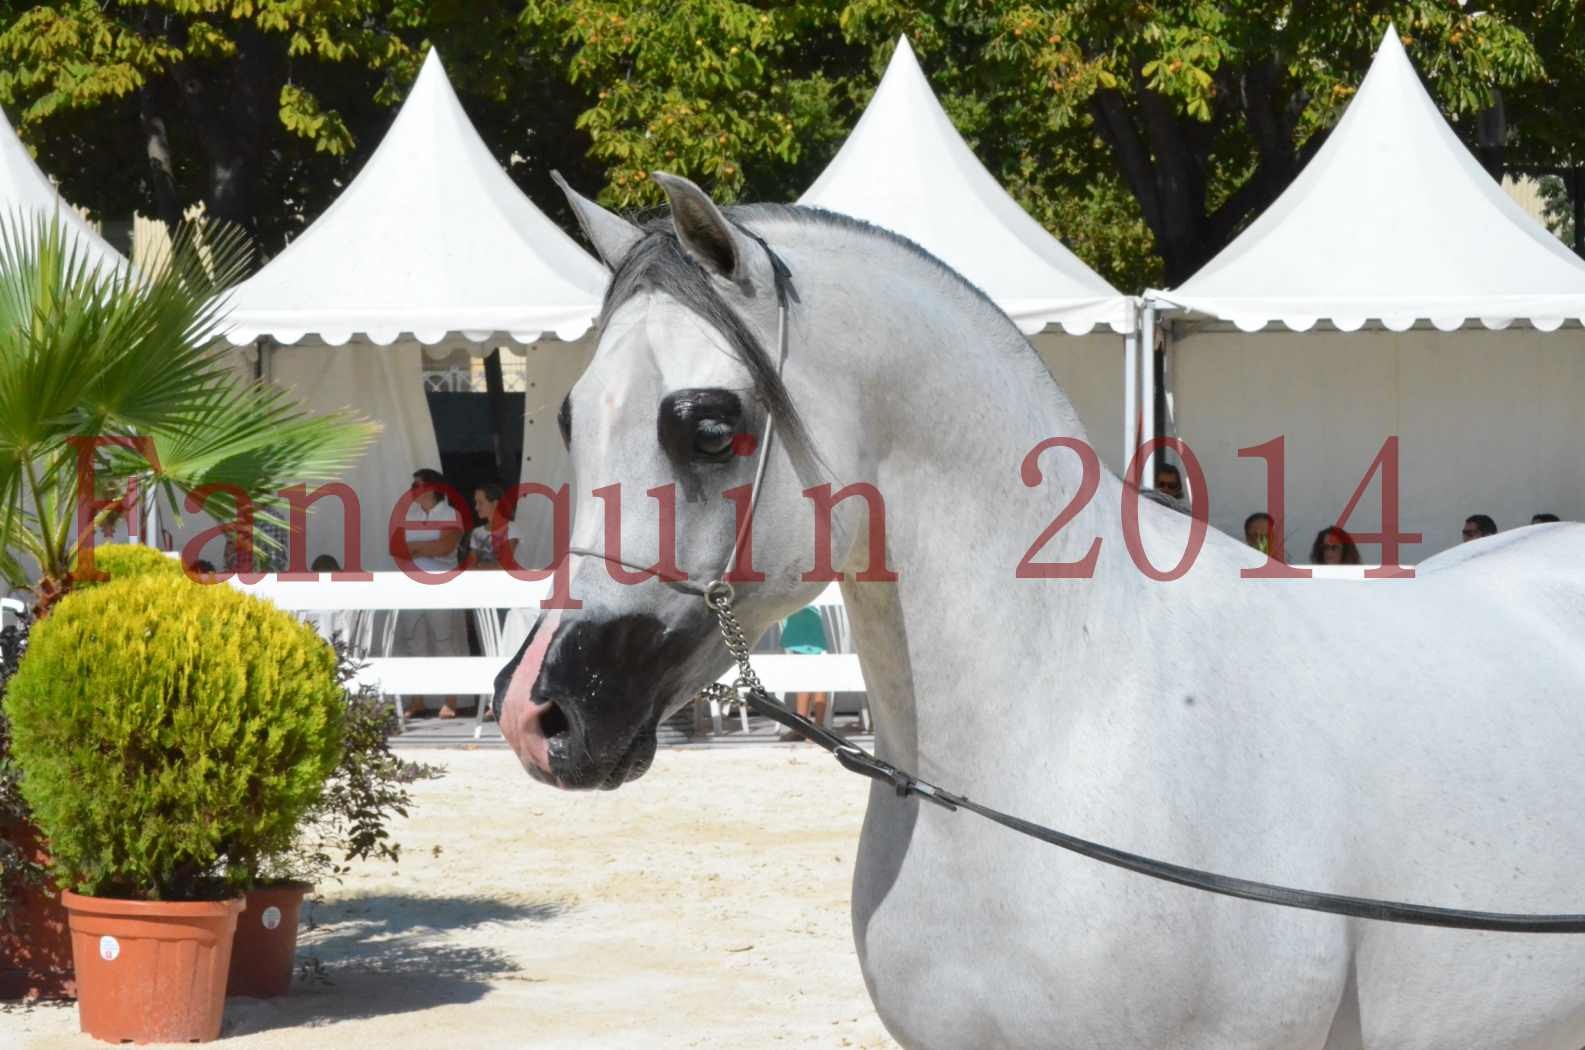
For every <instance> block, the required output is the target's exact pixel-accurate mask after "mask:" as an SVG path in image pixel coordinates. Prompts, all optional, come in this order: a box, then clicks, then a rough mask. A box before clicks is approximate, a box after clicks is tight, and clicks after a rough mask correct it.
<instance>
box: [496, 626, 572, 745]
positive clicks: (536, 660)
mask: <svg viewBox="0 0 1585 1050" xmlns="http://www.w3.org/2000/svg"><path fill="white" fill-rule="evenodd" d="M560 621H561V610H560V609H550V610H548V611H547V612H546V613H545V614H544V615H543V617H542V618H541V619H540V621H539V628H538V630H536V631H535V632H534V642H533V644H532V645H530V646H529V647H528V651H527V652H525V653H524V654H523V659H522V661H521V662H519V663H518V665H517V670H516V672H515V673H514V674H513V675H512V681H511V683H510V684H509V685H508V686H507V687H506V697H505V699H503V700H502V702H501V712H500V717H501V735H502V736H504V737H506V742H507V743H508V744H511V745H512V750H513V751H515V752H516V753H517V759H518V761H519V762H522V763H523V765H524V766H528V765H533V767H534V768H535V769H538V770H539V771H540V772H541V773H544V774H545V775H546V776H550V775H551V774H550V744H549V742H548V741H547V740H546V739H545V732H544V729H543V728H542V727H541V725H540V718H541V717H542V716H543V715H544V713H545V711H546V710H547V709H548V708H549V707H550V702H549V701H547V702H545V703H542V704H538V703H535V702H534V698H533V692H534V683H535V682H537V681H539V669H540V667H541V666H543V665H544V663H545V653H546V652H547V651H548V650H549V649H550V640H551V639H552V638H554V637H555V636H556V625H557V624H558V623H559V622H560Z"/></svg>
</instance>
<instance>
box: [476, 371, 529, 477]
mask: <svg viewBox="0 0 1585 1050" xmlns="http://www.w3.org/2000/svg"><path fill="white" fill-rule="evenodd" d="M484 389H485V392H486V395H487V396H488V399H489V402H490V421H491V426H490V430H491V434H492V437H493V440H492V442H491V444H492V445H493V446H494V448H495V476H496V481H497V483H498V484H501V485H505V486H508V487H510V486H511V485H512V484H514V482H513V480H512V478H511V476H510V475H511V472H512V467H513V465H514V463H513V460H514V459H515V458H516V457H514V456H512V455H511V453H510V451H509V450H510V445H511V434H510V433H509V432H508V426H507V418H506V417H507V412H506V380H505V377H504V376H503V375H502V374H501V348H500V347H496V348H495V349H494V350H491V351H490V353H489V356H487V357H486V358H485V359H484ZM519 425H521V424H519Z"/></svg>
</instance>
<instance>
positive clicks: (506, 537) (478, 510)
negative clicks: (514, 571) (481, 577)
mask: <svg viewBox="0 0 1585 1050" xmlns="http://www.w3.org/2000/svg"><path fill="white" fill-rule="evenodd" d="M503 495H505V491H504V490H503V489H502V488H501V486H499V485H497V484H496V483H495V482H493V481H489V482H485V483H484V484H482V485H479V486H477V487H476V488H475V489H474V490H473V515H474V520H476V521H477V522H478V523H479V524H478V525H476V526H474V529H473V531H472V532H471V533H469V534H468V568H470V569H499V568H502V567H503V566H504V565H514V566H515V565H516V563H517V545H518V544H519V543H521V542H522V540H523V533H522V530H520V529H519V528H518V527H517V522H515V521H512V520H511V519H509V518H505V517H503V518H501V519H500V520H499V521H498V520H496V515H497V514H504V513H505V512H504V511H503V510H502V509H501V497H502V496H503Z"/></svg>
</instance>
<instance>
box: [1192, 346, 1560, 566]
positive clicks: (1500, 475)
mask: <svg viewBox="0 0 1585 1050" xmlns="http://www.w3.org/2000/svg"><path fill="white" fill-rule="evenodd" d="M1172 355H1173V361H1172V367H1173V375H1174V386H1175V392H1176V395H1177V396H1176V398H1175V403H1176V409H1177V411H1176V430H1177V434H1178V436H1180V437H1181V438H1183V439H1184V440H1185V441H1186V442H1187V443H1188V445H1189V447H1190V448H1191V449H1192V450H1193V452H1194V454H1195V456H1196V457H1197V458H1198V459H1199V461H1200V464H1201V466H1202V467H1203V468H1204V470H1205V474H1206V482H1207V488H1208V489H1209V498H1210V520H1211V524H1212V525H1214V526H1216V527H1217V528H1219V529H1222V530H1223V531H1225V532H1228V533H1230V534H1231V535H1234V536H1242V535H1243V532H1242V530H1243V521H1244V518H1245V516H1246V515H1248V514H1250V513H1251V512H1253V511H1257V510H1266V509H1268V508H1267V502H1268V496H1267V491H1266V465H1265V463H1264V461H1262V460H1258V459H1248V458H1246V459H1240V458H1238V450H1239V449H1240V448H1247V447H1250V446H1253V445H1258V444H1261V443H1262V442H1265V441H1269V440H1270V439H1272V438H1274V437H1277V436H1279V435H1281V436H1283V437H1285V438H1286V449H1285V452H1286V457H1285V458H1286V467H1287V469H1286V490H1287V491H1286V499H1285V502H1286V504H1287V508H1286V512H1287V525H1286V528H1285V530H1284V531H1285V534H1286V536H1285V539H1286V546H1287V553H1288V557H1289V559H1290V561H1303V560H1305V559H1306V558H1307V557H1308V555H1309V549H1310V544H1311V542H1312V541H1313V540H1314V538H1315V534H1316V532H1317V531H1319V530H1320V529H1321V528H1323V527H1325V526H1327V525H1330V524H1332V523H1333V522H1335V521H1336V520H1337V518H1338V516H1339V515H1340V514H1341V513H1342V511H1343V509H1344V508H1345V507H1346V506H1347V505H1348V501H1349V499H1350V497H1351V496H1352V495H1353V493H1354V491H1355V489H1356V488H1357V487H1358V486H1359V483H1360V481H1361V479H1362V478H1364V477H1365V475H1366V473H1367V471H1368V470H1369V468H1370V464H1371V463H1372V461H1373V460H1374V459H1375V457H1376V454H1377V453H1378V451H1379V450H1380V449H1381V446H1382V443H1383V441H1385V440H1386V438H1387V437H1388V436H1389V435H1398V436H1399V482H1400V484H1399V490H1400V496H1399V501H1400V508H1401V512H1400V522H1401V529H1402V531H1405V532H1421V533H1423V534H1424V541H1423V542H1422V543H1419V544H1414V545H1409V546H1406V547H1404V549H1403V553H1402V554H1401V556H1400V557H1401V560H1402V562H1403V563H1404V564H1414V563H1415V562H1418V561H1421V560H1424V559H1425V558H1428V557H1430V556H1431V555H1432V554H1435V553H1437V552H1438V551H1441V550H1445V549H1447V548H1448V547H1451V546H1453V545H1454V544H1456V543H1458V542H1459V540H1460V535H1459V533H1460V528H1461V526H1462V524H1463V522H1464V519H1465V518H1466V517H1468V516H1469V515H1471V514H1477V513H1479V514H1490V515H1491V516H1492V517H1493V518H1495V519H1496V521H1497V524H1498V526H1499V528H1502V529H1508V528H1512V527H1514V526H1518V525H1526V524H1528V523H1529V521H1530V517H1531V515H1533V514H1536V513H1539V512H1543V511H1547V512H1551V513H1555V514H1558V515H1560V516H1562V517H1563V518H1564V519H1565V520H1569V519H1572V520H1585V457H1582V456H1581V455H1580V451H1579V437H1580V433H1581V430H1580V406H1581V405H1582V404H1585V331H1581V330H1580V329H1578V328H1569V329H1567V330H1564V331H1559V332H1553V333H1545V332H1538V331H1536V330H1534V329H1531V328H1518V327H1515V328H1511V329H1508V330H1506V331H1487V330H1484V329H1468V330H1464V331H1458V332H1440V331H1436V330H1434V329H1429V328H1419V329H1415V330H1412V331H1408V332H1402V333H1395V332H1387V331H1378V332H1372V333H1369V334H1368V335H1364V334H1348V333H1343V332H1333V331H1314V332H1309V333H1293V332H1274V331H1268V332H1264V333H1261V334H1258V335H1247V334H1243V333H1241V332H1236V331H1198V332H1193V333H1191V334H1187V335H1183V336H1181V337H1180V338H1178V339H1177V340H1175V342H1174V345H1173V349H1172ZM1381 491H1382V486H1381V483H1380V479H1379V476H1378V477H1377V478H1373V479H1372V482H1371V484H1370V486H1369V487H1368V488H1367V490H1366V492H1365V494H1364V495H1363V496H1362V497H1361V499H1360V503H1359V506H1358V508H1357V509H1356V511H1355V513H1354V516H1353V517H1352V518H1351V519H1350V521H1349V522H1348V525H1347V527H1348V528H1349V530H1350V531H1352V532H1372V531H1376V530H1377V528H1378V527H1379V524H1380V521H1381V498H1380V497H1381ZM1379 553H1380V551H1379V548H1376V547H1369V548H1362V549H1361V554H1362V555H1363V557H1364V559H1365V560H1366V561H1373V560H1375V559H1376V558H1377V557H1378V556H1379Z"/></svg>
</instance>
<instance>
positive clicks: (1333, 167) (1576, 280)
mask: <svg viewBox="0 0 1585 1050" xmlns="http://www.w3.org/2000/svg"><path fill="white" fill-rule="evenodd" d="M1149 294H1150V297H1151V298H1152V299H1156V300H1158V301H1162V302H1165V303H1169V304H1172V305H1177V306H1180V307H1183V308H1186V309H1188V310H1192V311H1194V312H1196V313H1201V314H1206V315H1210V316H1213V317H1217V318H1221V319H1223V320H1228V321H1232V322H1234V323H1235V324H1237V325H1238V327H1240V328H1242V329H1244V330H1246V331H1256V330H1258V329H1260V328H1262V327H1264V326H1265V325H1266V324H1268V323H1270V322H1273V321H1281V322H1282V323H1283V324H1285V325H1287V326H1288V327H1289V328H1292V329H1295V330H1298V331H1302V330H1304V329H1307V328H1309V327H1311V326H1312V325H1314V324H1315V323H1316V322H1317V321H1319V320H1323V319H1324V320H1329V321H1331V322H1333V323H1334V324H1335V325H1336V326H1337V327H1339V328H1341V329H1344V330H1353V329H1356V328H1359V327H1361V326H1362V325H1364V324H1365V323H1366V322H1367V321H1371V320H1378V321H1380V322H1381V323H1382V324H1383V325H1384V326H1385V327H1387V328H1390V329H1394V330H1402V329H1405V328H1408V327H1410V326H1411V325H1413V324H1414V323H1415V322H1416V321H1417V320H1422V319H1423V320H1429V321H1431V322H1432V323H1433V324H1435V325H1436V326H1437V327H1438V328H1441V329H1443V330H1452V329H1455V328H1458V327H1460V326H1462V325H1463V324H1465V323H1466V322H1467V321H1469V320H1471V319H1475V318H1478V319H1480V320H1481V321H1482V322H1484V323H1485V324H1486V325H1487V326H1488V327H1491V328H1501V327H1503V326H1505V325H1507V324H1508V323H1510V322H1511V321H1513V320H1516V319H1524V320H1529V321H1530V322H1531V323H1533V324H1534V325H1535V326H1536V327H1538V328H1555V327H1557V326H1558V325H1559V324H1561V323H1562V322H1563V321H1564V320H1566V319H1568V318H1580V317H1582V316H1585V261H1582V260H1580V259H1579V258H1578V257H1576V256H1575V255H1574V254H1573V253H1572V252H1570V251H1569V250H1568V248H1567V247H1565V246H1564V244H1563V243H1562V242H1561V241H1560V240H1558V239H1557V238H1556V237H1554V236H1553V235H1552V234H1550V233H1548V232H1547V231H1546V230H1545V229H1543V228H1542V227H1541V225H1540V224H1539V223H1537V222H1536V221H1535V220H1533V219H1532V218H1530V216H1528V215H1526V214H1525V213H1524V211H1523V210H1522V209H1520V207H1519V205H1518V204H1516V203H1515V202H1514V201H1513V200H1512V199H1511V198H1509V196H1508V195H1507V194H1506V193H1504V192H1503V190H1502V188H1501V187H1500V186H1499V185H1498V184H1497V183H1496V182H1495V181H1493V179H1492V178H1491V176H1490V175H1488V174H1487V173H1486V171H1485V169H1483V168H1482V167H1481V166H1480V164H1479V162H1477V161H1476V160H1475V158H1474V157H1473V156H1471V155H1470V153H1469V151H1468V150H1466V149H1465V148H1464V145H1463V143H1461V142H1459V140H1458V137H1457V136H1455V135H1454V134H1453V130H1452V128H1450V127H1449V126H1448V124H1447V121H1445V120H1444V119H1443V118H1442V115H1441V113H1439V112H1438V111H1437V108H1436V105H1435V103H1433V102H1432V101H1431V97H1430V96H1429V95H1428V94H1427V93H1426V91H1425V88H1424V87H1423V86H1422V85H1421V83H1420V78H1419V76H1418V75H1417V74H1416V73H1415V71H1414V67H1413V66H1412V65H1410V64H1409V56H1408V55H1407V54H1405V53H1404V50H1403V45H1402V44H1401V43H1400V42H1399V39H1398V33H1397V31H1396V30H1395V29H1388V31H1387V35H1386V37H1385V38H1384V39H1383V40H1382V43H1381V47H1380V48H1378V49H1377V51H1376V57H1375V59H1374V60H1373V61H1372V62H1371V66H1370V71H1369V72H1368V73H1367V74H1366V76H1365V80H1364V83H1362V84H1361V85H1360V87H1359V92H1358V93H1357V94H1356V95H1355V97H1354V99H1353V101H1352V102H1351V103H1350V104H1349V107H1348V110H1347V111H1346V112H1345V113H1344V114H1343V118H1342V120H1340V121H1339V122H1338V124H1337V127H1336V128H1334V129H1333V131H1332V133H1331V136H1330V137H1329V138H1328V139H1327V141H1326V143H1325V144H1324V145H1323V146H1322V147H1321V149H1320V150H1319V151H1318V152H1317V153H1316V155H1315V157H1314V158H1313V159H1312V160H1311V161H1310V163H1309V164H1308V165H1307V166H1306V167H1305V169H1304V171H1303V172H1301V173H1300V175H1299V177H1298V178H1297V179H1295V180H1294V182H1293V184H1292V185H1291V186H1289V187H1288V189H1287V191H1286V192H1284V193H1283V195H1282V196H1281V197H1279V198H1278V199H1277V200H1276V202H1275V203H1274V204H1272V206H1271V207H1270V208H1268V209H1267V210H1266V212H1265V213H1264V214H1263V215H1261V216H1260V217H1259V218H1258V219H1257V220H1255V222H1254V223H1253V224H1252V225H1251V226H1250V227H1249V228H1248V229H1247V230H1245V231H1244V232H1243V234H1241V235H1240V236H1239V237H1238V238H1237V239H1236V240H1234V241H1233V243H1232V244H1230V245H1228V246H1227V247H1226V248H1225V249H1223V250H1222V252H1221V254H1219V255H1217V256H1216V258H1214V259H1212V260H1211V261H1210V262H1209V263H1207V264H1206V265H1205V267H1204V268H1203V269H1201V270H1200V272H1199V273H1197V274H1195V275H1194V276H1193V277H1191V278H1189V279H1188V280H1187V281H1185V282H1184V283H1183V284H1182V285H1180V286H1179V287H1178V288H1176V289H1175V290H1173V291H1169V292H1151V293H1149Z"/></svg>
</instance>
